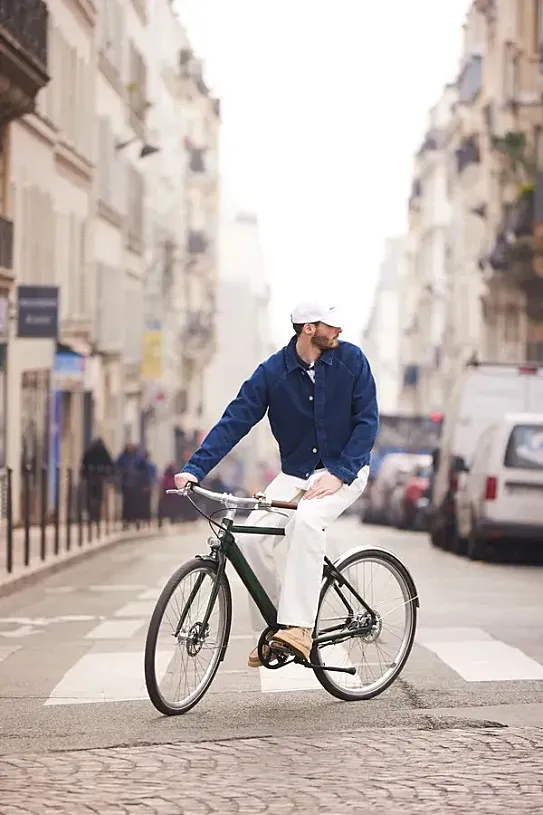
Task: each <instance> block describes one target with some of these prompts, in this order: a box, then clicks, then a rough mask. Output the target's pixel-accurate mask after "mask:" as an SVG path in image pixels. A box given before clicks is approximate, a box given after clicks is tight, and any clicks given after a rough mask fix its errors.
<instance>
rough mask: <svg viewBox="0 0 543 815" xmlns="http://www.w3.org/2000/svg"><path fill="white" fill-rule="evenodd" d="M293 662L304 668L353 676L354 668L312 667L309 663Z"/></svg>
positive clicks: (296, 660) (298, 660)
mask: <svg viewBox="0 0 543 815" xmlns="http://www.w3.org/2000/svg"><path fill="white" fill-rule="evenodd" d="M294 662H297V663H298V665H303V666H304V668H318V669H319V670H321V671H335V672H336V673H338V674H350V675H351V676H355V674H356V668H334V667H331V666H330V665H313V664H312V663H311V662H304V660H302V659H295V660H294Z"/></svg>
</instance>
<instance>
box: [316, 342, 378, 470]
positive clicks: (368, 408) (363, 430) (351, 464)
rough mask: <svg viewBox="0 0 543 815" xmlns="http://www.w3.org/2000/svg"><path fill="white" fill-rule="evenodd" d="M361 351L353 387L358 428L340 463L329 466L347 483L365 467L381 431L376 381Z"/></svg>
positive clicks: (342, 454) (354, 417)
mask: <svg viewBox="0 0 543 815" xmlns="http://www.w3.org/2000/svg"><path fill="white" fill-rule="evenodd" d="M360 354H361V357H360V370H359V372H358V375H357V377H356V380H355V383H354V390H353V421H354V429H353V432H352V434H351V438H350V439H349V441H348V442H347V444H346V445H345V447H344V449H343V451H342V453H341V457H340V459H339V461H338V463H337V464H336V465H335V466H333V467H329V468H328V469H329V471H330V472H331V473H332V474H333V475H335V476H337V477H338V478H341V480H342V481H343V482H344V483H345V484H352V482H353V481H354V480H355V478H356V476H357V475H358V472H359V471H360V469H361V468H362V466H363V462H364V459H365V458H366V457H367V456H368V455H369V454H370V453H371V451H372V449H373V445H374V444H375V439H376V438H377V431H378V430H379V409H378V406H377V392H376V388H375V380H374V378H373V374H372V372H371V368H370V365H369V362H368V360H367V359H366V357H365V355H364V354H363V353H362V352H360Z"/></svg>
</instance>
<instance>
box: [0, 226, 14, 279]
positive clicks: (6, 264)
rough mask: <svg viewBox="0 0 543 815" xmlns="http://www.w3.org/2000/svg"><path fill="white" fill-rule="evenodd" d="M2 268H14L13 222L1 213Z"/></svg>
mask: <svg viewBox="0 0 543 815" xmlns="http://www.w3.org/2000/svg"><path fill="white" fill-rule="evenodd" d="M0 269H10V270H11V269H13V223H12V222H11V221H8V220H7V218H2V216H1V215H0Z"/></svg>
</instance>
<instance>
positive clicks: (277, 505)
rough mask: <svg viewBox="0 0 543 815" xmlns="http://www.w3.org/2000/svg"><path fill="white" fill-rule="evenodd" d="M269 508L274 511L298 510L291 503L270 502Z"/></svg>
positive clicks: (295, 505)
mask: <svg viewBox="0 0 543 815" xmlns="http://www.w3.org/2000/svg"><path fill="white" fill-rule="evenodd" d="M270 506H271V507H273V508H274V509H293V510H294V509H298V504H295V503H294V502H293V501H270Z"/></svg>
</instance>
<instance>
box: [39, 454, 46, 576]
mask: <svg viewBox="0 0 543 815" xmlns="http://www.w3.org/2000/svg"><path fill="white" fill-rule="evenodd" d="M46 557H47V470H46V468H45V467H42V468H41V470H40V560H42V561H44V560H45V558H46Z"/></svg>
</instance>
